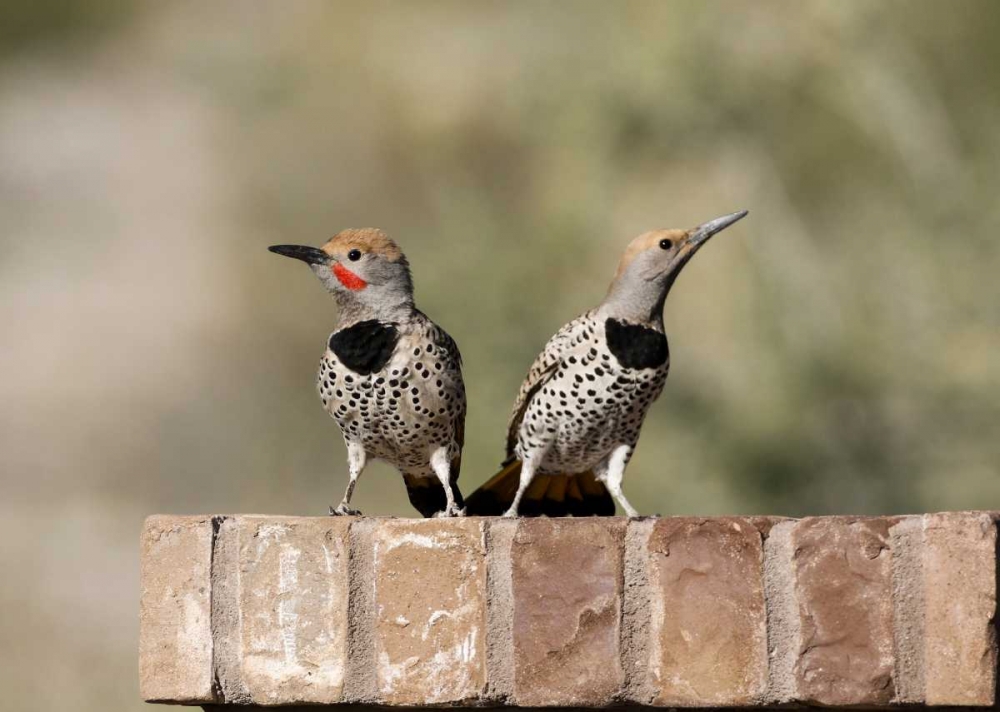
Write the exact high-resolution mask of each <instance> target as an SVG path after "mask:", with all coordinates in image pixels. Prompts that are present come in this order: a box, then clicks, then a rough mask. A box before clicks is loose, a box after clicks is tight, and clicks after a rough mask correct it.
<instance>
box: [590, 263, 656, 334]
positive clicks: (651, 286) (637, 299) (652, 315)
mask: <svg viewBox="0 0 1000 712" xmlns="http://www.w3.org/2000/svg"><path fill="white" fill-rule="evenodd" d="M672 282H673V280H669V282H668V281H667V280H666V279H654V280H646V279H642V278H641V277H638V276H637V275H630V274H628V273H626V274H624V275H622V276H621V277H620V278H619V279H617V280H615V281H614V283H613V284H612V285H611V290H610V291H609V292H608V296H607V297H605V299H604V302H603V304H602V305H601V310H602V311H603V312H604V314H605V315H606V316H609V317H614V318H615V319H622V320H624V321H628V322H631V323H634V324H644V325H646V326H652V327H658V328H659V329H661V330H662V329H663V303H664V302H665V301H666V299H667V292H668V291H669V289H670V284H671V283H672Z"/></svg>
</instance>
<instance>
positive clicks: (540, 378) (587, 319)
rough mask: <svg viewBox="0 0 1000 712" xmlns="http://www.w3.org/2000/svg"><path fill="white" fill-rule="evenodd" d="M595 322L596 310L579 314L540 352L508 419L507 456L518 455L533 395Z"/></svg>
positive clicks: (585, 336)
mask: <svg viewBox="0 0 1000 712" xmlns="http://www.w3.org/2000/svg"><path fill="white" fill-rule="evenodd" d="M592 328H593V325H592V313H591V312H587V313H586V314H583V315H582V316H580V317H577V318H576V319H574V320H573V321H571V322H570V323H568V324H566V326H564V327H563V328H561V329H560V330H559V331H557V332H556V334H555V336H553V337H552V338H551V339H549V341H548V343H547V344H545V348H544V349H542V352H541V353H540V354H538V357H537V358H536V359H535V362H534V363H533V364H531V368H529V369H528V375H527V376H526V377H525V379H524V382H523V383H522V384H521V390H520V391H518V394H517V400H515V401H514V407H513V408H512V409H511V412H510V420H509V421H508V422H507V458H508V460H509V459H510V458H512V457H513V456H514V446H515V445H517V432H518V430H520V428H521V421H522V420H524V414H525V412H526V411H527V410H528V406H529V405H530V404H531V399H532V398H533V397H534V395H535V394H536V393H538V391H540V390H541V389H542V388H543V387H544V386H545V384H546V383H547V382H548V380H549V379H550V378H551V377H552V374H554V373H555V372H556V371H557V370H558V368H559V366H560V365H561V364H562V363H563V360H564V359H565V358H566V357H567V356H569V354H570V353H572V352H573V351H574V350H575V348H576V347H577V346H579V345H580V343H581V342H582V341H584V340H585V339H586V338H588V337H589V335H590V330H591V329H592Z"/></svg>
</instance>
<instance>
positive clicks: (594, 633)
mask: <svg viewBox="0 0 1000 712" xmlns="http://www.w3.org/2000/svg"><path fill="white" fill-rule="evenodd" d="M772 525H773V527H772ZM141 542H142V571H141V598H140V621H141V630H140V641H139V652H140V659H139V673H140V687H141V692H142V695H143V697H144V698H146V699H148V700H151V701H163V702H172V703H180V704H203V705H220V704H224V705H237V704H243V705H247V704H251V703H252V704H254V705H260V706H277V705H284V706H295V705H328V704H341V705H342V704H345V703H354V704H361V705H378V704H382V705H402V706H423V705H431V706H462V705H466V706H472V705H475V706H490V705H497V704H499V705H508V706H552V707H602V706H614V705H622V704H652V705H658V706H666V707H716V708H718V707H731V708H732V707H751V706H758V707H761V706H768V705H784V704H791V705H795V704H797V703H799V704H808V705H822V706H829V707H851V708H871V709H873V708H882V709H888V708H890V707H892V706H899V705H928V706H930V705H936V706H949V707H951V706H989V705H992V704H993V703H994V697H995V688H996V682H997V679H996V678H997V676H996V665H997V641H996V635H995V629H994V625H995V614H996V586H997V568H996V567H997V563H996V552H997V523H996V518H995V516H994V515H993V514H989V513H977V512H963V513H948V514H928V515H915V516H908V517H892V518H889V517H886V518H857V517H854V518H849V517H816V518H809V519H804V520H797V521H796V520H783V521H780V522H779V521H778V520H775V519H770V518H759V517H723V518H708V519H706V518H673V519H657V518H649V519H644V520H641V521H632V522H627V521H626V520H624V519H612V518H588V519H545V518H541V519H521V520H487V519H452V520H391V519H390V520H386V519H357V518H336V517H333V518H331V517H321V518H298V517H261V516H231V517H165V516H164V517H150V518H149V519H148V520H147V521H146V524H145V526H144V529H143V532H142V540H141Z"/></svg>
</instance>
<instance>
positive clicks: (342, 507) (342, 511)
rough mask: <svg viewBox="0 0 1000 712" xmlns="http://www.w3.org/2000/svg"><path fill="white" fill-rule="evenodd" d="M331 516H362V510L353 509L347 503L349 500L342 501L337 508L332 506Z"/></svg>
mask: <svg viewBox="0 0 1000 712" xmlns="http://www.w3.org/2000/svg"><path fill="white" fill-rule="evenodd" d="M330 516H331V517H360V516H361V512H360V511H358V510H357V509H351V508H350V507H349V506H348V505H347V502H341V503H340V504H338V505H337V508H336V509H334V508H333V507H330Z"/></svg>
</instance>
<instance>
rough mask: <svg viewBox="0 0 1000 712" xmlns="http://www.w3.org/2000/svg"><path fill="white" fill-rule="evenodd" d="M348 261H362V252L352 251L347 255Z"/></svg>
mask: <svg viewBox="0 0 1000 712" xmlns="http://www.w3.org/2000/svg"><path fill="white" fill-rule="evenodd" d="M347 259H349V260H350V261H351V262H357V261H358V260H360V259H361V250H351V251H350V252H348V253H347Z"/></svg>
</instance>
